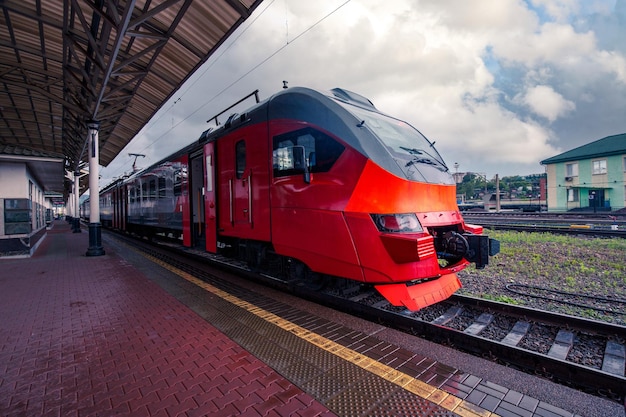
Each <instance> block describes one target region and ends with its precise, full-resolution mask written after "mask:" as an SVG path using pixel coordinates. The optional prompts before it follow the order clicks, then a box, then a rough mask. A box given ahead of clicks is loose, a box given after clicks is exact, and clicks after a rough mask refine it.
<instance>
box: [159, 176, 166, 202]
mask: <svg viewBox="0 0 626 417" xmlns="http://www.w3.org/2000/svg"><path fill="white" fill-rule="evenodd" d="M166 196H167V182H166V181H165V178H163V177H159V198H165V197H166Z"/></svg>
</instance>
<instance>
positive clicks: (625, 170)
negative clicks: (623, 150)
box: [623, 156, 626, 172]
mask: <svg viewBox="0 0 626 417" xmlns="http://www.w3.org/2000/svg"><path fill="white" fill-rule="evenodd" d="M623 167H624V172H626V156H625V157H624V164H623Z"/></svg>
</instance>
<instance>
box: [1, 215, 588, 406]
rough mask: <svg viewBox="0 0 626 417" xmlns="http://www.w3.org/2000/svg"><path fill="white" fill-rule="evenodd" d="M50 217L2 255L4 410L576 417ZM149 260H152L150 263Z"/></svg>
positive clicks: (423, 357)
mask: <svg viewBox="0 0 626 417" xmlns="http://www.w3.org/2000/svg"><path fill="white" fill-rule="evenodd" d="M86 248H87V236H86V233H82V234H73V233H71V232H70V229H69V225H67V224H66V223H65V222H62V221H57V222H55V224H54V227H53V228H52V229H51V230H49V231H48V236H47V237H46V240H45V241H44V243H43V244H42V245H41V247H40V248H39V249H38V250H37V252H36V253H35V255H34V256H33V257H32V258H30V259H14V260H12V259H3V260H0V287H1V288H2V289H3V291H2V292H1V293H0V317H2V319H1V320H2V327H1V328H0V415H2V416H30V415H47V416H99V415H101V416H112V415H128V416H177V415H184V416H203V415H216V416H227V415H249V416H331V415H342V416H455V415H462V416H465V415H467V416H490V415H502V416H574V415H576V414H575V413H572V412H569V411H565V410H562V409H559V408H557V407H554V406H551V405H550V404H547V403H545V402H542V401H538V400H536V399H533V398H531V397H529V396H526V395H523V394H521V393H519V392H515V391H513V390H509V389H507V388H505V387H503V386H500V385H497V384H493V383H490V382H488V381H484V380H482V379H481V378H478V377H475V376H473V375H471V374H468V373H465V372H462V371H459V370H457V369H454V368H452V367H449V366H446V365H444V364H442V363H439V362H436V361H434V360H432V359H429V358H428V356H427V355H422V354H417V353H415V352H411V351H409V350H407V349H403V348H399V347H397V346H394V345H393V344H391V343H388V342H385V341H381V340H379V339H377V338H376V337H374V336H371V335H368V334H365V333H362V332H359V331H355V330H352V329H350V328H348V327H345V326H343V325H342V324H339V323H334V322H332V321H329V320H326V319H322V318H320V317H316V316H315V315H312V314H310V313H307V312H304V311H301V310H298V309H297V308H295V307H293V306H289V305H285V304H281V303H277V302H275V301H273V300H270V299H266V298H264V297H260V296H258V295H256V294H254V293H251V292H249V291H247V290H244V289H237V288H235V287H233V288H232V290H228V291H225V290H224V289H221V288H217V287H214V286H212V285H211V284H208V283H205V282H202V281H199V280H197V279H195V278H194V277H190V276H188V275H186V274H185V273H184V272H182V271H178V270H175V269H173V268H167V267H166V266H164V265H159V264H158V262H156V261H155V260H151V259H148V258H146V257H144V256H142V255H140V254H138V253H135V252H133V251H132V250H130V249H128V248H125V247H123V246H117V245H116V244H115V243H114V242H109V244H108V245H105V249H106V251H107V253H106V254H105V255H104V256H98V257H86V256H84V253H85V250H86ZM155 262H156V263H155Z"/></svg>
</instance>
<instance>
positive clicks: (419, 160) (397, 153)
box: [341, 103, 454, 184]
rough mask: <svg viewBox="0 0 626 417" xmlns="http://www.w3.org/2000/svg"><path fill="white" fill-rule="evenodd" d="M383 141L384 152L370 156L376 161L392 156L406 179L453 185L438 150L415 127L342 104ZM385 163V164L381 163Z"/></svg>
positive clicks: (452, 180)
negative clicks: (384, 153) (383, 153)
mask: <svg viewBox="0 0 626 417" xmlns="http://www.w3.org/2000/svg"><path fill="white" fill-rule="evenodd" d="M341 104H342V105H343V106H344V108H346V110H348V111H349V112H350V113H352V114H354V116H355V117H357V118H358V119H359V120H360V121H361V122H364V123H363V126H362V127H366V128H368V129H369V130H370V131H371V132H372V133H373V134H374V135H375V136H376V137H377V138H378V139H379V140H380V142H381V143H382V144H383V146H384V148H385V149H386V150H387V152H388V153H387V154H386V155H376V154H374V155H369V157H370V158H371V159H372V160H373V161H374V162H377V163H379V164H380V162H381V161H377V159H380V158H388V157H391V158H393V160H394V161H395V162H396V163H397V164H398V166H399V167H400V169H401V170H402V172H403V173H404V175H406V178H407V179H409V180H413V181H424V182H428V183H433V184H454V179H453V178H452V175H451V174H450V172H449V170H448V167H447V166H446V164H445V162H444V161H443V159H442V158H441V155H439V152H437V150H436V149H435V147H434V146H433V145H432V143H430V141H429V140H428V139H426V138H425V137H424V135H422V134H421V133H420V132H419V131H418V130H417V129H415V128H414V127H413V126H411V125H409V124H408V123H406V122H403V121H401V120H398V119H394V118H392V117H389V116H385V115H383V114H380V113H376V112H372V111H369V110H365V109H361V108H359V107H356V106H352V105H345V104H343V103H341ZM381 165H384V164H381Z"/></svg>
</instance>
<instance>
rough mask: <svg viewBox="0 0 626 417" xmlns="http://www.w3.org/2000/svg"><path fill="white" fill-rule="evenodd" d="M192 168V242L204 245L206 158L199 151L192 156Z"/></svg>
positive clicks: (190, 193)
mask: <svg viewBox="0 0 626 417" xmlns="http://www.w3.org/2000/svg"><path fill="white" fill-rule="evenodd" d="M189 167H190V170H191V173H190V176H191V180H190V185H191V187H190V190H189V200H190V201H189V203H190V206H191V244H192V246H204V243H205V236H206V235H205V230H204V218H205V213H204V192H205V188H204V158H203V153H202V152H199V153H197V154H194V155H192V156H191V161H190V163H189Z"/></svg>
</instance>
